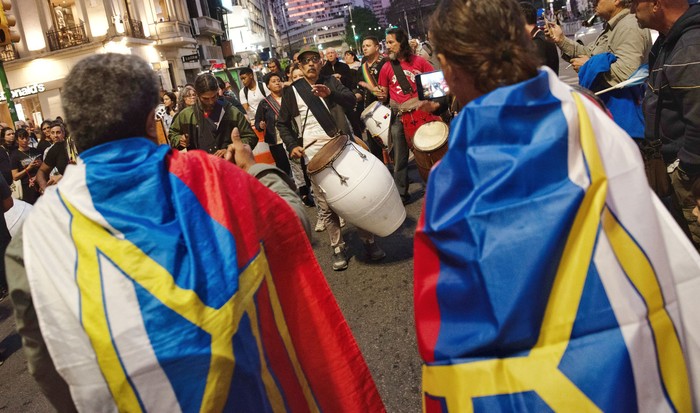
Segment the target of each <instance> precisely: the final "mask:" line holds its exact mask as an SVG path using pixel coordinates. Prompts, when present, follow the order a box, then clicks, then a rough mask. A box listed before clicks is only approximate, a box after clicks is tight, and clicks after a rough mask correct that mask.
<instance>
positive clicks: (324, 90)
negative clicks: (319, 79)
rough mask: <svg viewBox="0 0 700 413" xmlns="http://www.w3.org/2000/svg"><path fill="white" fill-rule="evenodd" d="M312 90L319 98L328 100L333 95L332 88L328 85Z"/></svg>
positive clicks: (317, 86)
mask: <svg viewBox="0 0 700 413" xmlns="http://www.w3.org/2000/svg"><path fill="white" fill-rule="evenodd" d="M311 88H312V89H313V93H314V95H316V96H318V97H321V98H327V97H328V96H330V95H331V88H329V87H328V86H326V85H313V86H311Z"/></svg>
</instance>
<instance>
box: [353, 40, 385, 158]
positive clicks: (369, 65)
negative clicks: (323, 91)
mask: <svg viewBox="0 0 700 413" xmlns="http://www.w3.org/2000/svg"><path fill="white" fill-rule="evenodd" d="M362 53H363V54H364V57H363V58H362V66H361V67H360V70H358V76H359V78H360V79H359V82H357V85H358V87H357V89H356V90H355V93H359V94H360V95H361V96H362V103H363V107H365V108H366V107H369V105H370V104H371V103H373V102H376V101H377V100H380V101H381V102H384V101H385V100H386V96H385V95H384V94H383V92H382V88H381V87H379V85H378V84H377V79H379V72H380V71H381V70H382V66H384V63H386V59H385V58H384V57H383V56H382V55H381V54H380V53H379V39H377V38H376V37H374V36H366V37H365V38H364V40H362ZM366 135H367V136H366V140H365V142H367V146H369V149H370V151H371V152H372V154H374V155H375V156H376V157H377V158H379V159H381V160H385V159H384V156H383V153H382V147H381V146H380V145H379V144H378V143H377V142H376V141H375V140H374V139H373V138H372V136H371V135H370V132H369V131H366Z"/></svg>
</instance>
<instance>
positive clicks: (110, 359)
mask: <svg viewBox="0 0 700 413" xmlns="http://www.w3.org/2000/svg"><path fill="white" fill-rule="evenodd" d="M24 239H25V244H24V245H25V248H24V254H25V264H26V267H27V273H28V278H29V281H30V285H31V290H32V296H33V301H34V305H35V307H36V309H37V314H38V318H39V322H40V325H41V330H42V333H43V336H44V338H45V340H46V343H47V346H48V349H49V352H50V354H51V357H52V359H53V361H54V364H55V366H56V368H57V370H58V371H59V373H60V374H61V375H62V376H63V377H64V378H65V379H66V382H67V383H68V384H69V386H70V389H71V395H72V396H73V400H74V402H75V404H76V406H77V407H78V409H79V410H81V411H89V412H93V411H122V412H139V411H161V412H180V411H182V412H197V411H201V412H220V411H226V412H323V411H325V412H367V411H383V410H384V408H383V405H382V402H381V400H380V398H379V395H378V393H377V390H376V387H375V385H374V382H373V380H372V378H371V376H370V373H369V370H368V368H367V365H366V364H365V362H364V359H363V357H362V355H361V353H360V351H359V349H358V347H357V344H356V342H355V340H354V338H353V336H352V333H351V332H350V329H349V327H348V325H347V323H346V322H345V320H344V318H343V316H342V314H341V312H340V309H339V308H338V306H337V304H336V302H335V299H334V297H333V295H332V293H331V291H330V289H329V287H328V285H327V283H326V281H325V278H324V276H323V274H322V272H321V270H320V268H319V266H318V264H317V262H316V260H315V258H314V255H313V251H312V250H311V247H310V245H309V242H308V239H307V238H306V236H305V234H304V230H303V229H302V226H301V223H300V221H299V219H298V217H297V216H296V215H295V214H294V213H293V212H292V210H291V208H290V207H289V205H287V203H286V202H285V201H284V200H282V199H281V198H280V197H279V196H277V195H276V194H274V193H272V192H271V191H270V190H269V189H267V188H265V187H264V186H263V185H261V184H260V183H259V182H258V181H257V180H255V179H254V178H253V177H252V176H250V175H248V174H247V173H245V172H243V171H241V170H240V169H238V168H237V167H235V166H233V165H231V164H230V163H227V162H225V161H223V160H221V159H216V158H213V157H211V156H209V155H206V154H205V153H204V152H200V151H193V152H189V153H187V154H181V153H179V152H175V151H171V150H170V149H169V148H168V147H165V146H160V147H158V146H156V145H154V144H152V143H151V142H149V141H147V140H145V139H142V138H134V139H126V140H119V141H116V142H112V143H107V144H103V145H100V146H98V147H95V148H93V149H90V150H88V151H86V152H84V153H82V154H81V160H80V161H79V163H78V164H77V165H75V166H71V167H69V169H68V170H67V173H66V176H65V177H64V178H63V180H62V181H61V182H60V184H59V185H58V188H54V189H51V190H49V191H47V193H46V194H45V195H44V196H43V197H42V199H41V201H40V202H38V203H37V205H36V206H35V208H34V211H33V213H32V215H31V216H30V217H29V219H28V221H27V222H26V224H25V226H24Z"/></svg>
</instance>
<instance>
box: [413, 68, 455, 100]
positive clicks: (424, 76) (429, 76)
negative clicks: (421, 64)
mask: <svg viewBox="0 0 700 413" xmlns="http://www.w3.org/2000/svg"><path fill="white" fill-rule="evenodd" d="M416 87H417V89H418V99H420V100H431V99H438V98H441V97H445V96H447V95H448V94H449V93H450V88H449V86H447V82H445V76H444V75H443V73H442V70H440V71H437V72H430V73H421V74H420V75H418V76H416Z"/></svg>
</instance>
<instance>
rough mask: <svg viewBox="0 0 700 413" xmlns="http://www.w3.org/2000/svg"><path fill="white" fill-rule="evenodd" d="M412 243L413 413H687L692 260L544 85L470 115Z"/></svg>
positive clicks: (585, 126)
mask: <svg viewBox="0 0 700 413" xmlns="http://www.w3.org/2000/svg"><path fill="white" fill-rule="evenodd" d="M449 148H450V149H449V151H448V152H447V154H446V155H445V157H444V158H443V159H442V161H441V162H440V163H439V164H438V165H437V166H436V167H435V168H434V169H433V170H432V172H431V174H430V178H429V181H428V188H427V192H426V200H425V206H424V211H423V215H422V217H421V219H420V222H419V224H418V230H417V234H416V240H415V312H416V314H415V317H416V326H417V332H418V344H419V351H420V354H421V356H422V358H423V360H424V362H425V365H424V367H423V403H424V404H423V405H424V410H425V411H427V412H430V413H433V412H448V411H449V412H460V413H463V412H472V411H474V412H516V411H531V412H541V411H556V412H595V411H605V412H633V411H646V412H690V411H693V407H694V406H695V407H697V405H696V404H695V405H694V403H697V400H694V399H693V397H697V395H698V394H700V386H699V385H700V381H698V377H697V374H698V372H699V371H700V370H699V369H698V366H699V362H700V357H699V356H700V353H699V349H700V346H699V343H700V320H699V317H700V300H698V297H700V278H699V277H700V257H698V254H697V252H695V250H694V249H693V247H692V246H691V244H690V243H689V241H688V240H687V239H686V238H685V236H684V235H683V234H682V232H681V231H680V230H679V229H678V228H677V227H676V225H675V223H674V222H673V220H672V218H671V217H670V216H669V214H668V213H667V212H666V210H665V208H664V207H663V206H662V204H661V203H660V202H659V200H658V199H657V198H656V197H655V196H653V194H652V191H651V190H650V189H649V186H648V184H647V182H646V177H645V174H644V167H643V164H642V160H641V157H640V154H639V150H638V149H637V147H636V145H635V144H634V143H633V141H632V140H631V139H630V138H629V136H627V135H626V134H625V133H624V132H623V131H622V130H621V129H620V128H619V127H618V126H617V125H615V123H614V122H613V121H612V120H611V119H610V118H609V117H608V116H607V115H606V114H605V113H604V112H603V111H601V110H600V109H599V107H597V106H596V104H595V103H593V101H591V100H589V99H588V98H586V97H584V96H582V95H580V94H578V93H577V92H574V91H573V90H572V89H571V88H570V87H569V86H567V85H565V84H563V83H562V82H560V81H559V80H558V79H557V77H556V75H554V74H553V73H552V72H551V71H550V70H548V69H543V70H541V71H540V73H539V75H538V76H537V77H536V78H533V79H530V80H528V81H526V82H523V83H520V84H517V85H513V86H509V87H503V88H500V89H497V90H495V91H493V92H492V93H489V94H487V95H485V96H482V97H481V98H479V99H477V100H475V101H473V102H471V103H470V104H468V105H467V106H466V107H465V108H464V109H463V110H462V111H461V112H460V114H459V116H458V117H457V118H456V119H455V120H454V121H453V123H452V125H451V128H450V137H449Z"/></svg>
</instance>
